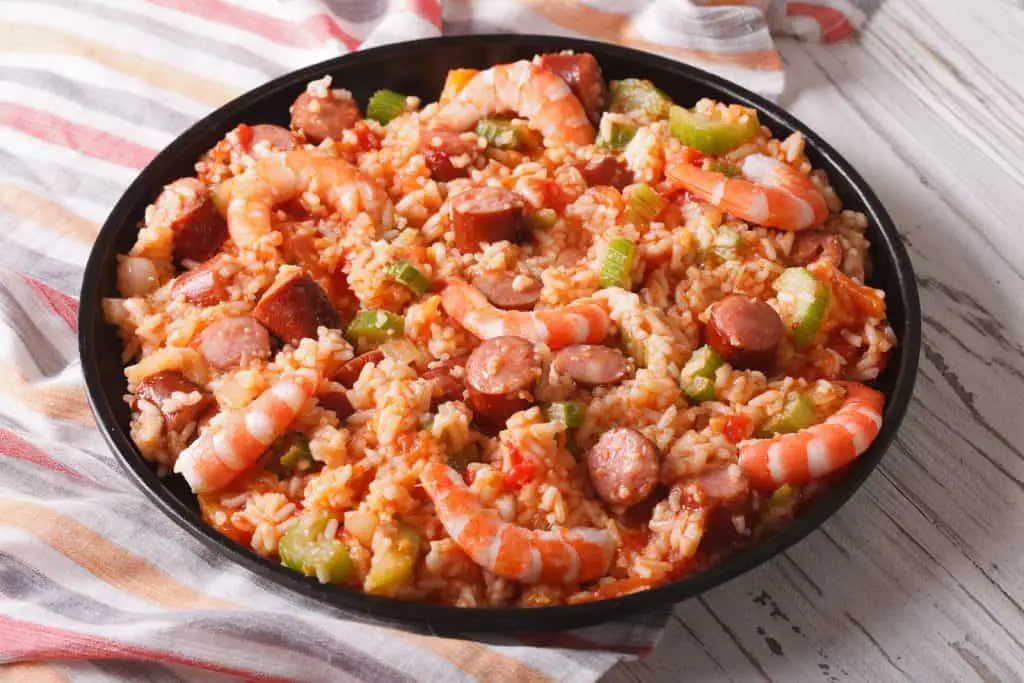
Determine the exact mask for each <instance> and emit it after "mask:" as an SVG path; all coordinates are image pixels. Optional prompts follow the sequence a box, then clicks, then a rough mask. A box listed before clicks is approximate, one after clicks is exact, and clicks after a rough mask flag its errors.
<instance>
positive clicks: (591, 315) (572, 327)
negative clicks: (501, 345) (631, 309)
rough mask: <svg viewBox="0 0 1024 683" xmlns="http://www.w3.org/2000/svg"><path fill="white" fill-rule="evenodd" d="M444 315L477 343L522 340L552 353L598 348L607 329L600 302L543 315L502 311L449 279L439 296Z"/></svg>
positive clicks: (463, 284)
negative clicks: (572, 346)
mask: <svg viewBox="0 0 1024 683" xmlns="http://www.w3.org/2000/svg"><path fill="white" fill-rule="evenodd" d="M441 306H442V307H444V310H445V313H447V314H448V315H450V316H451V317H452V318H454V319H455V321H456V322H458V323H459V324H460V325H462V326H463V327H465V328H466V329H467V330H469V331H470V332H472V333H473V334H475V335H476V336H477V337H479V338H480V339H491V338H493V337H506V336H512V337H522V338H524V339H529V340H530V341H532V342H533V343H535V344H547V345H548V347H549V348H550V349H552V350H555V349H560V348H562V347H563V346H569V345H570V344H598V343H600V342H602V341H604V338H605V337H607V336H608V333H609V331H610V329H611V324H612V321H611V317H610V316H609V315H608V310H607V308H606V307H605V305H604V304H603V303H602V302H598V301H577V302H574V303H571V304H568V305H567V306H562V307H561V308H553V309H548V310H543V311H506V310H503V309H500V308H496V307H494V306H493V305H492V304H491V302H490V301H488V300H487V297H486V296H484V294H483V292H481V291H480V290H479V289H477V288H476V287H474V286H473V285H471V284H469V283H468V282H466V281H465V280H460V279H459V278H452V279H451V280H449V281H448V286H447V287H445V289H444V291H443V292H441Z"/></svg>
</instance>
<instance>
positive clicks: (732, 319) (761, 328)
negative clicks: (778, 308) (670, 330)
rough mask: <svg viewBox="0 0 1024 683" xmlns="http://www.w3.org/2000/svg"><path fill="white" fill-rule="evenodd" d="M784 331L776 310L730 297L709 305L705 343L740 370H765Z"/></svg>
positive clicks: (741, 298)
mask: <svg viewBox="0 0 1024 683" xmlns="http://www.w3.org/2000/svg"><path fill="white" fill-rule="evenodd" d="M784 332H785V330H784V328H783V325H782V319H781V318H780V317H779V314H778V313H776V312H775V309H774V308H772V307H771V306H769V305H768V304H766V303H765V302H763V301H761V300H759V299H751V298H749V297H745V296H740V295H738V294H730V295H729V296H727V297H725V298H724V299H722V300H721V301H717V302H715V303H714V304H712V305H711V308H710V311H709V313H708V324H707V326H706V327H705V328H704V340H705V342H707V344H708V345H709V346H711V348H713V349H714V350H715V351H718V353H719V354H720V355H721V356H722V358H723V359H724V360H725V362H727V363H729V364H731V365H732V366H733V367H735V368H740V369H762V370H764V369H768V368H769V367H771V365H772V362H773V361H774V359H775V349H776V347H777V346H778V345H779V341H780V340H781V339H782V335H783V334H784Z"/></svg>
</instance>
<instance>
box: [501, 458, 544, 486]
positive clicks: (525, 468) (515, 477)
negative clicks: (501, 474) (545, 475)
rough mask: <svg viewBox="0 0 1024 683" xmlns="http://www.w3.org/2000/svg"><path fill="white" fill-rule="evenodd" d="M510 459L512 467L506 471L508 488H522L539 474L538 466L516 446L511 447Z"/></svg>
mask: <svg viewBox="0 0 1024 683" xmlns="http://www.w3.org/2000/svg"><path fill="white" fill-rule="evenodd" d="M508 461H509V465H510V467H509V468H508V472H506V473H505V489H506V490H509V491H514V490H516V489H518V488H520V487H521V486H523V484H525V483H526V482H528V481H530V480H531V479H533V477H534V475H536V474H537V466H536V465H534V464H533V462H532V461H530V460H527V459H526V458H524V457H523V454H522V453H520V452H519V451H518V450H516V449H515V448H511V449H509V453H508Z"/></svg>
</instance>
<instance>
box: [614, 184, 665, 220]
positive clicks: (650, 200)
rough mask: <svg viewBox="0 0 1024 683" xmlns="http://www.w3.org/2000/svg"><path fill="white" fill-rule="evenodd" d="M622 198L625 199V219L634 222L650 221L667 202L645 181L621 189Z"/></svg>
mask: <svg viewBox="0 0 1024 683" xmlns="http://www.w3.org/2000/svg"><path fill="white" fill-rule="evenodd" d="M622 198H623V199H625V200H626V220H627V221H628V222H631V223H634V224H646V223H650V222H651V221H652V220H654V218H655V217H656V216H657V215H658V214H659V213H661V210H662V209H664V208H665V205H666V204H667V203H668V202H666V201H665V200H664V199H663V198H662V197H661V195H659V194H658V193H657V191H655V189H654V188H653V187H651V186H650V185H647V184H646V183H637V184H635V185H630V186H629V187H627V188H626V189H625V190H623V191H622Z"/></svg>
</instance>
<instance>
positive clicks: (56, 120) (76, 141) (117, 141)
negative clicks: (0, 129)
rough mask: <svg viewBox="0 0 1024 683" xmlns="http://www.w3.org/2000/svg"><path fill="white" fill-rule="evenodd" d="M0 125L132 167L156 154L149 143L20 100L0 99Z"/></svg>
mask: <svg viewBox="0 0 1024 683" xmlns="http://www.w3.org/2000/svg"><path fill="white" fill-rule="evenodd" d="M0 125H5V126H10V127H11V128H14V129H15V130H19V131H21V132H22V133H25V134H27V135H31V136H32V137H34V138H38V139H39V140H44V141H46V142H52V143H54V144H57V145H61V146H62V147H67V148H68V149H73V150H75V151H76V152H81V153H82V154H84V155H86V156H90V157H93V158H95V159H102V160H103V161H109V162H111V163H114V164H119V165H121V166H127V167H129V168H134V169H138V168H142V167H143V166H145V165H146V164H148V163H149V161H150V160H151V159H152V158H153V157H155V156H156V150H154V149H150V148H149V147H144V146H142V145H140V144H138V143H135V142H131V141H129V140H125V139H123V138H119V137H117V136H115V135H111V134H110V133H107V132H105V131H102V130H98V129H96V128H90V127H89V126H83V125H80V124H77V123H72V122H71V121H67V120H65V119H62V118H60V117H58V116H54V115H53V114H50V113H49V112H45V111H40V110H39V109H33V108H31V107H26V106H24V105H20V104H13V103H8V102H3V103H0Z"/></svg>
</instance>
